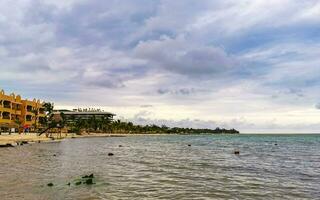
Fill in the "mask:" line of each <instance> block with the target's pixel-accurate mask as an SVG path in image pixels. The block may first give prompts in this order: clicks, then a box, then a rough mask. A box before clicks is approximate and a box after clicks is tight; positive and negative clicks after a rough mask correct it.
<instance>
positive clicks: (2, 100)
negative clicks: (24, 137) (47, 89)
mask: <svg viewBox="0 0 320 200" xmlns="http://www.w3.org/2000/svg"><path fill="white" fill-rule="evenodd" d="M45 116H46V115H45V110H44V107H43V103H42V102H40V100H36V99H33V100H32V101H30V100H27V99H22V98H21V96H20V95H15V94H14V93H11V94H10V95H7V94H5V93H4V91H3V90H1V91H0V129H3V128H5V129H18V128H20V129H23V128H24V129H29V130H31V131H32V130H34V129H35V128H38V127H39V126H40V123H39V122H40V121H41V120H42V119H41V118H43V117H45Z"/></svg>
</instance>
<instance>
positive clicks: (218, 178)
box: [0, 134, 320, 200]
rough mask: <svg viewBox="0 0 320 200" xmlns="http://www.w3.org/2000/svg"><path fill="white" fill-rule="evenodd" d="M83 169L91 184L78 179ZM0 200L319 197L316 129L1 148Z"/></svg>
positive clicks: (319, 155) (319, 154)
mask: <svg viewBox="0 0 320 200" xmlns="http://www.w3.org/2000/svg"><path fill="white" fill-rule="evenodd" d="M235 152H238V153H239V154H236V153H235ZM111 153H112V154H111ZM89 174H93V175H94V178H93V183H94V184H85V182H84V181H83V178H82V177H83V176H85V175H89ZM0 199H1V200H7V199H10V200H11V199H14V200H15V199H27V200H29V199H30V200H51V199H54V200H56V199H57V200H64V199H70V200H71V199H80V200H94V199H108V200H109V199H110V200H112V199H130V200H131V199H139V200H140V199H141V200H143V199H150V200H151V199H152V200H153V199H173V200H179V199H186V200H193V199H199V200H200V199H203V200H207V199H290V200H291V199H320V135H317V134H299V135H288V134H283V135H271V134H270V135H268V134H263V135H261V134H239V135H158V136H128V137H100V138H77V139H67V140H64V141H62V142H57V143H39V144H38V143H36V144H27V145H23V146H17V147H14V148H1V149H0Z"/></svg>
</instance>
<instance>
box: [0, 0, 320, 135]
mask: <svg viewBox="0 0 320 200" xmlns="http://www.w3.org/2000/svg"><path fill="white" fill-rule="evenodd" d="M243 5H244V4H243V2H239V1H237V0H230V1H222V0H217V1H209V0H204V1H195V0H186V1H169V0H156V1H149V0H137V1H131V0H123V1H121V2H119V1H117V0H111V1H99V0H81V1H77V0H68V1H54V0H43V1H40V0H33V1H24V0H17V1H14V2H12V1H9V0H3V1H1V2H0V29H1V31H0V59H1V64H0V70H1V73H0V85H1V87H4V89H6V91H15V90H18V91H19V92H23V93H24V95H27V96H33V95H36V96H38V97H43V98H48V97H50V98H51V99H52V101H55V100H57V101H59V102H60V103H61V104H63V105H65V104H68V105H70V104H75V100H77V101H81V103H82V104H87V103H92V102H93V103H97V104H98V103H100V104H101V105H102V104H106V105H116V104H117V105H118V104H122V105H123V106H129V107H128V110H130V109H131V107H130V106H132V105H141V102H143V104H144V105H166V106H167V108H166V109H169V110H172V108H173V107H174V108H176V106H177V105H181V106H184V108H183V109H182V110H192V108H193V107H194V105H195V104H197V103H199V102H201V104H203V106H207V107H212V106H214V105H215V104H219V105H222V106H220V107H221V110H220V112H219V113H221V116H226V115H228V114H230V112H231V111H230V104H240V103H238V102H239V101H240V102H241V103H242V104H244V103H245V104H246V105H256V107H250V110H249V111H243V110H241V113H240V114H243V115H246V114H248V115H249V116H260V118H264V117H266V116H264V115H263V114H261V113H262V112H261V110H260V109H259V108H260V107H264V106H267V107H268V108H270V109H272V108H275V109H274V111H275V112H278V113H277V114H279V115H280V114H283V113H281V112H282V111H281V109H280V108H278V110H277V109H276V108H277V106H279V105H281V108H282V107H286V109H287V110H290V109H293V110H294V109H296V108H297V107H299V108H301V107H302V108H305V109H307V108H310V105H313V104H314V103H313V102H316V101H317V99H319V97H320V96H319V94H318V93H317V91H319V80H320V77H319V64H320V60H319V52H320V46H319V36H318V35H317V34H315V33H316V32H317V30H316V29H315V28H314V27H318V25H319V20H318V19H319V16H320V15H319V12H318V10H319V9H318V8H319V6H320V4H319V2H316V1H308V2H298V1H291V0H289V1H286V2H281V1H271V2H267V3H266V2H263V1H252V2H247V4H246V5H250V6H243ZM266 8H268V9H266ZM273 8H275V9H273ZM288 19H290V20H288ZM287 28H288V29H287ZM30 77H31V78H30ZM104 89H106V90H104ZM101 90H103V92H101ZM52 91H53V92H52ZM106 91H107V92H106ZM212 91H215V92H214V93H213V92H212ZM277 91H279V92H277ZM53 93H54V94H53ZM88 93H90V95H87V94H88ZM272 95H273V97H277V98H274V99H270V98H268V97H270V96H272ZM93 96H99V100H97V99H98V98H93ZM266 97H267V98H266ZM98 101H99V102H98ZM138 107H139V106H138ZM142 107H143V106H142ZM220 107H219V108H216V109H220ZM222 107H223V109H222ZM143 108H148V107H143ZM302 108H301V109H302ZM153 109H156V106H154V107H153ZM298 111H299V112H301V110H298ZM298 111H297V112H298ZM158 112H163V111H158ZM198 112H199V113H198ZM194 113H197V114H199V116H204V117H206V118H207V119H208V118H210V119H211V115H212V113H214V110H211V111H210V112H209V111H207V109H204V108H202V109H199V110H196V111H194V110H193V111H192V112H191V111H190V113H189V114H190V116H193V114H194ZM301 113H302V112H301ZM232 114H235V115H236V114H238V113H237V112H235V111H233V112H232ZM283 115H284V114H283ZM310 116H316V114H314V115H310ZM310 116H309V118H308V116H306V119H305V117H303V116H302V115H301V116H300V117H301V118H300V120H303V119H305V120H307V119H308V120H314V119H313V118H312V117H310ZM147 117H148V116H147ZM187 117H188V116H186V118H187ZM228 117H230V116H228ZM180 118H181V117H180ZM256 118H259V117H256ZM256 118H255V119H256ZM269 118H271V117H269ZM284 118H285V117H284ZM255 119H254V120H255ZM288 119H290V120H291V118H288ZM260 120H261V119H260ZM295 120H297V119H295ZM178 121H179V120H178ZM204 121H206V120H204ZM209 121H210V120H209ZM214 121H219V120H215V119H214V120H213V122H214ZM220 121H221V120H220ZM168 123H171V122H169V121H168ZM172 123H173V125H174V122H172ZM184 123H185V124H186V123H191V124H192V123H195V122H193V119H190V120H189V121H188V120H186V121H185V122H183V123H181V124H184ZM230 123H231V124H235V125H237V122H236V121H232V122H230ZM210 124H211V122H208V123H206V125H208V126H209V125H210ZM256 124H257V125H255V126H250V127H251V128H252V129H258V128H259V127H266V128H270V127H268V126H264V125H261V124H260V125H259V124H258V123H256ZM248 126H249V125H248ZM314 127H315V128H316V127H317V126H314ZM279 128H285V127H280V126H279Z"/></svg>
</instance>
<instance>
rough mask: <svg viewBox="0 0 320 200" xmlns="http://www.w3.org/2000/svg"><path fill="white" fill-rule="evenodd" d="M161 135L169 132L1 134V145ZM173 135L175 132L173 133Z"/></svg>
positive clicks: (11, 145) (10, 145)
mask: <svg viewBox="0 0 320 200" xmlns="http://www.w3.org/2000/svg"><path fill="white" fill-rule="evenodd" d="M148 135H150V136H159V135H168V134H155V133H153V134H146V133H141V134H128V133H87V134H82V135H77V134H75V133H68V134H66V133H62V134H60V133H53V134H52V136H51V137H46V136H45V134H43V135H41V136H38V133H27V134H24V133H23V134H16V133H15V134H11V135H9V134H5V135H0V147H13V146H17V145H19V144H21V143H22V144H27V143H40V142H59V141H62V140H64V139H75V138H94V137H128V136H148ZM171 135H173V134H171Z"/></svg>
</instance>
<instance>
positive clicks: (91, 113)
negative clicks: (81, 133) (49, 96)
mask: <svg viewBox="0 0 320 200" xmlns="http://www.w3.org/2000/svg"><path fill="white" fill-rule="evenodd" d="M61 113H63V115H64V117H65V119H66V121H76V120H79V119H81V120H88V119H92V118H94V119H110V120H113V117H114V116H115V114H113V113H110V112H105V111H102V110H100V109H97V110H94V109H74V110H73V111H71V110H55V112H54V114H55V115H61Z"/></svg>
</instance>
